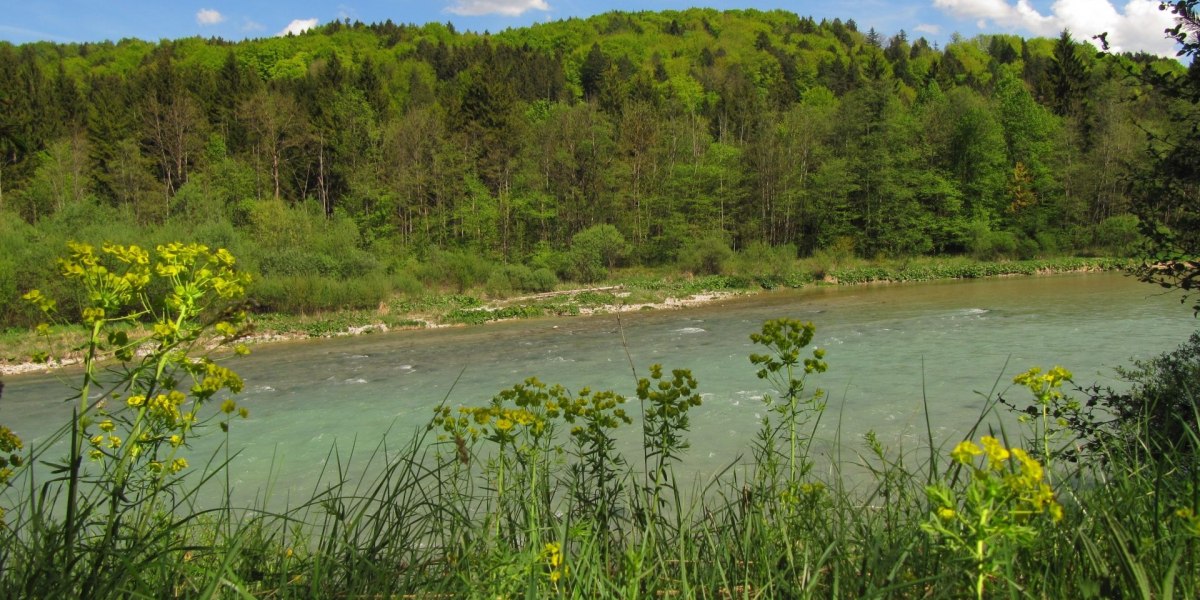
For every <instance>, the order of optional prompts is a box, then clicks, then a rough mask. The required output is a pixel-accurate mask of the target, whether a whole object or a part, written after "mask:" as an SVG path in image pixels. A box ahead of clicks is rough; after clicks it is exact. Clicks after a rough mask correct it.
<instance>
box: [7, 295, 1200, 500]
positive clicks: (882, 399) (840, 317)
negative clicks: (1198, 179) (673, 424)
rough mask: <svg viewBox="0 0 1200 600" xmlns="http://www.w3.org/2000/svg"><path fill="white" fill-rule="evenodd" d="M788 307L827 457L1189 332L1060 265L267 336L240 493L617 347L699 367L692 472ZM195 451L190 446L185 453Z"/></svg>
mask: <svg viewBox="0 0 1200 600" xmlns="http://www.w3.org/2000/svg"><path fill="white" fill-rule="evenodd" d="M782 316H787V317H794V318H799V319H802V320H811V321H812V322H814V323H815V324H816V326H817V333H816V337H815V343H816V345H817V346H819V347H822V348H826V349H827V355H826V361H827V362H828V364H829V371H828V372H827V373H824V374H820V375H817V376H814V377H813V378H811V379H810V387H811V386H819V387H821V388H824V389H825V390H827V391H828V394H829V411H828V412H827V414H826V416H825V418H824V419H823V421H822V424H821V427H820V431H819V433H818V436H819V437H820V438H821V440H822V442H821V444H820V445H819V448H821V451H822V452H825V453H829V452H830V451H831V449H832V448H833V447H834V443H833V440H834V439H835V437H837V438H839V439H840V440H841V446H840V447H841V449H842V451H843V452H844V453H846V454H848V455H849V456H850V457H851V458H853V456H854V452H855V451H856V450H858V449H861V448H862V447H863V445H862V443H861V439H862V435H863V434H864V433H866V432H867V431H870V430H873V431H875V432H877V433H878V435H879V438H880V439H881V440H882V441H883V442H884V443H885V445H887V446H888V447H889V449H891V451H893V452H910V451H920V449H921V448H923V447H924V446H925V445H926V444H925V437H926V434H925V415H924V409H923V406H924V405H925V403H924V402H923V401H922V398H923V397H924V398H926V399H927V403H928V406H929V412H930V419H931V421H932V423H933V428H934V435H935V436H936V437H938V438H939V439H940V440H948V439H951V438H953V437H954V436H956V435H961V433H962V432H963V431H964V430H965V428H967V427H969V426H970V424H971V423H973V422H974V420H975V419H976V417H977V416H978V415H979V412H980V409H981V407H982V406H983V405H984V402H985V396H986V395H987V394H989V393H990V392H991V391H992V390H993V388H994V387H995V388H996V390H997V391H1003V390H1004V389H1006V388H1009V387H1010V382H1011V381H1012V377H1013V376H1014V375H1016V374H1017V373H1020V372H1022V371H1024V370H1026V369H1028V368H1029V367H1031V366H1034V365H1038V366H1043V367H1047V368H1048V367H1050V366H1053V365H1056V364H1057V365H1063V366H1065V367H1067V368H1068V369H1070V370H1072V371H1073V372H1074V373H1075V377H1076V381H1077V382H1079V383H1081V384H1090V383H1093V382H1099V383H1104V384H1112V385H1117V386H1119V385H1120V384H1121V383H1120V382H1119V381H1118V379H1117V377H1116V373H1115V371H1114V368H1115V367H1117V366H1119V365H1125V364H1129V362H1130V360H1131V359H1136V358H1148V357H1151V356H1154V355H1156V354H1159V353H1161V352H1164V351H1168V350H1171V349H1173V348H1175V347H1176V346H1177V345H1179V344H1180V343H1181V342H1183V341H1184V340H1185V339H1187V336H1188V335H1189V334H1190V333H1191V332H1192V331H1194V330H1195V329H1196V326H1197V321H1196V320H1195V319H1194V318H1193V317H1192V315H1191V312H1190V311H1189V310H1187V308H1186V307H1185V306H1183V305H1181V304H1180V303H1179V301H1178V296H1175V295H1161V294H1160V293H1159V290H1158V288H1154V287H1151V286H1148V285H1145V284H1140V283H1137V282H1135V281H1133V280H1131V279H1129V278H1127V277H1124V276H1122V275H1118V274H1070V275H1056V276H1046V277H1013V278H999V279H988V280H973V281H950V282H937V283H922V284H904V285H875V286H856V287H844V288H816V289H808V290H792V291H781V292H773V293H766V294H761V295H756V296H751V297H742V298H734V299H730V300H726V301H722V302H719V303H715V304H711V305H707V306H703V307H698V308H691V309H684V310H670V311H666V310H663V311H641V312H634V313H624V314H622V315H621V318H620V322H619V323H618V319H617V318H616V317H615V316H613V315H600V316H593V317H569V318H546V319H535V320H522V321H513V322H507V323H497V324H493V325H487V326H483V327H471V328H456V329H438V330H422V331H400V332H392V333H386V334H377V335H366V336H360V337H353V338H338V339H332V340H314V341H305V342H292V343H283V344H276V345H270V346H263V347H258V348H255V349H254V353H253V354H252V355H251V356H248V357H244V358H238V359H232V360H229V361H227V363H226V364H228V365H229V366H231V367H233V368H234V369H235V370H236V371H238V372H239V373H240V374H241V375H242V376H243V378H244V379H245V381H246V389H245V392H244V393H243V394H242V395H241V398H240V400H239V402H240V403H241V404H243V405H244V406H246V407H248V408H249V409H250V411H251V417H250V419H248V420H246V421H235V422H234V426H233V428H232V431H231V437H230V440H231V447H232V448H233V449H234V450H235V451H237V452H239V455H238V456H237V457H236V458H235V459H234V462H233V466H232V469H231V475H232V483H233V486H234V491H235V495H236V496H237V497H240V498H245V499H249V498H253V497H255V496H256V495H258V494H259V493H260V489H261V488H262V487H263V485H264V482H266V481H267V480H268V478H270V479H272V480H273V485H272V488H273V492H272V495H273V497H278V496H280V495H283V496H285V497H288V496H290V497H291V498H293V499H294V498H297V497H305V498H307V497H309V496H310V495H311V493H312V490H313V486H314V484H315V482H316V480H317V478H318V475H319V474H320V472H321V470H322V469H323V468H325V467H326V466H327V465H326V461H327V459H328V457H329V455H330V449H331V448H332V447H334V446H335V445H336V447H337V448H338V449H339V451H341V453H342V458H343V459H345V457H346V454H347V452H348V451H349V449H350V448H351V447H353V448H354V449H355V454H356V457H358V458H356V460H361V457H362V456H364V455H365V454H367V453H369V452H370V451H371V450H372V449H374V447H375V446H376V445H377V444H378V443H379V441H380V440H381V439H382V438H383V437H384V436H385V435H386V436H388V437H389V440H390V441H389V446H390V447H396V446H398V445H399V443H400V442H402V441H404V440H406V439H409V438H410V437H411V436H412V435H413V431H414V430H415V429H416V428H417V427H419V426H421V425H423V424H424V423H426V422H427V421H428V418H429V416H430V414H431V410H432V408H433V407H434V406H436V405H437V404H438V403H440V402H441V401H442V400H443V398H447V399H448V400H447V401H448V402H449V404H450V405H451V406H454V405H458V404H474V405H478V404H483V403H485V402H487V401H488V400H489V399H490V398H491V397H492V396H493V395H494V394H495V393H496V392H498V391H500V390H501V389H504V388H506V387H510V386H512V385H513V384H515V383H518V382H520V381H522V380H524V379H525V378H526V377H529V376H536V377H538V378H540V379H541V380H542V381H545V382H548V383H561V384H563V385H565V386H566V387H567V388H569V389H571V390H577V389H579V388H580V387H582V386H585V385H586V386H590V387H591V388H593V389H614V390H616V391H618V392H620V393H623V394H626V395H628V396H629V397H631V398H632V397H633V391H634V388H635V381H634V377H633V374H632V373H631V370H630V366H629V360H628V359H627V358H626V348H627V349H628V353H629V357H630V358H632V362H633V364H634V365H635V366H636V368H637V372H638V374H639V375H640V376H646V374H647V372H648V367H649V365H651V364H653V363H662V364H663V365H664V366H665V367H667V368H668V369H671V368H689V369H692V370H693V373H694V375H695V377H696V379H697V380H698V381H699V384H700V391H701V392H703V394H704V404H703V405H702V406H701V407H700V408H698V409H696V410H695V412H694V414H693V418H692V434H691V439H692V449H691V450H690V451H689V455H688V457H687V459H686V469H687V470H688V472H689V473H694V474H698V475H700V476H703V475H704V474H708V473H712V472H715V471H717V470H719V469H721V468H722V467H723V466H725V465H727V464H729V463H730V462H732V461H734V460H736V459H737V458H738V457H739V456H744V455H746V454H748V451H749V448H750V444H751V442H752V441H753V437H754V434H755V431H756V429H757V427H758V423H759V419H760V417H761V413H762V403H761V398H762V396H763V394H765V393H769V392H770V390H769V389H768V388H767V386H766V385H765V383H764V382H762V381H760V380H758V379H757V378H756V377H755V375H754V372H755V369H754V368H752V366H751V365H750V363H749V361H748V360H747V358H746V357H747V355H748V354H750V353H751V352H754V351H756V349H755V347H754V345H753V344H751V343H750V340H749V334H750V333H752V332H754V331H757V330H758V328H759V327H760V326H761V324H762V322H763V321H764V320H766V319H771V318H775V317H782ZM622 331H623V333H624V339H625V342H624V344H623V343H622ZM72 381H73V380H72V378H71V376H70V373H69V372H64V373H62V374H56V375H26V376H16V377H9V378H8V379H7V381H6V384H7V385H6V387H5V389H4V397H3V400H0V422H3V423H5V424H6V425H8V426H9V427H11V428H12V429H13V430H15V431H16V432H17V433H18V434H20V435H21V436H22V437H24V438H25V440H26V442H27V443H33V444H37V443H38V442H39V441H40V440H42V439H44V438H45V436H46V435H47V434H48V433H49V432H50V431H52V430H53V429H54V428H55V427H56V426H58V425H61V424H62V423H64V422H66V420H67V419H69V415H70V406H71V405H70V403H68V402H65V401H64V399H65V398H67V397H69V396H70V395H71V393H70V390H69V387H68V386H69V385H70V383H71V382H72ZM1009 395H1010V396H1011V397H1013V398H1019V399H1021V400H1024V399H1025V398H1027V397H1028V396H1027V393H1022V392H1021V391H1020V390H1015V389H1013V390H1010V391H1009ZM634 402H636V399H634ZM630 412H631V414H636V413H637V410H636V405H634V408H633V409H632V410H631V411H630ZM628 429H629V432H628V433H627V438H628V439H627V440H626V449H627V450H628V451H630V452H637V449H636V448H635V447H633V446H632V444H633V443H634V442H635V440H636V439H637V433H636V432H637V428H636V426H635V427H630V428H628ZM212 433H213V436H212V437H214V438H215V437H217V436H219V433H218V432H217V431H216V430H215V429H214V430H213V432H212ZM839 434H840V435H839ZM206 448H209V446H205V442H203V441H201V442H200V443H199V445H198V446H197V447H196V448H193V449H192V451H191V456H193V457H197V456H198V457H200V459H199V461H198V460H197V459H196V458H193V459H192V461H193V464H195V463H196V462H201V463H202V462H203V456H204V453H205V452H206ZM630 458H631V459H632V458H634V456H630ZM631 462H640V461H631Z"/></svg>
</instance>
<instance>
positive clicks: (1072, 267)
mask: <svg viewBox="0 0 1200 600" xmlns="http://www.w3.org/2000/svg"><path fill="white" fill-rule="evenodd" d="M1131 265H1132V263H1131V262H1130V261H1126V260H1121V259H1105V258H1059V259H1048V260H1023V261H1012V262H995V263H979V262H973V261H971V262H936V263H927V264H913V265H900V266H897V267H886V266H872V267H851V268H845V269H835V270H832V271H830V273H829V275H830V276H831V277H833V278H834V279H836V280H837V282H838V283H842V284H850V285H853V284H859V283H869V282H872V281H894V282H904V281H932V280H935V279H974V278H978V277H995V276H997V275H1034V274H1037V273H1059V272H1069V271H1079V270H1120V269H1126V268H1128V267H1130V266H1131Z"/></svg>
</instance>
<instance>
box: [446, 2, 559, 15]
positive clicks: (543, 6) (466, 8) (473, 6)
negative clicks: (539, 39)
mask: <svg viewBox="0 0 1200 600" xmlns="http://www.w3.org/2000/svg"><path fill="white" fill-rule="evenodd" d="M530 10H550V5H549V4H547V3H546V0H454V4H453V5H452V6H448V7H446V11H447V12H452V13H454V14H456V15H463V16H467V17H477V16H480V15H504V16H506V17H516V16H519V15H521V14H524V13H525V12H526V11H530Z"/></svg>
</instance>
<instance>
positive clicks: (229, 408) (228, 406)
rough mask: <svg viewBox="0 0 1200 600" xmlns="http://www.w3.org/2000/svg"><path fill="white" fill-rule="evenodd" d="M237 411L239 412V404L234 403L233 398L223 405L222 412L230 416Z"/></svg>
mask: <svg viewBox="0 0 1200 600" xmlns="http://www.w3.org/2000/svg"><path fill="white" fill-rule="evenodd" d="M235 410H237V402H234V401H233V398H229V399H227V400H225V401H224V402H222V403H221V412H223V413H225V414H227V415H228V414H230V413H232V412H233V411H235Z"/></svg>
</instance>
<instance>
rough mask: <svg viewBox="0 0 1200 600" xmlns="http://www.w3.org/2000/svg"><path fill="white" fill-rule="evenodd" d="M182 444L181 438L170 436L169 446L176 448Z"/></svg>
mask: <svg viewBox="0 0 1200 600" xmlns="http://www.w3.org/2000/svg"><path fill="white" fill-rule="evenodd" d="M182 443H183V438H182V437H179V435H173V436H171V446H173V447H175V448H178V447H179V445H180V444H182Z"/></svg>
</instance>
